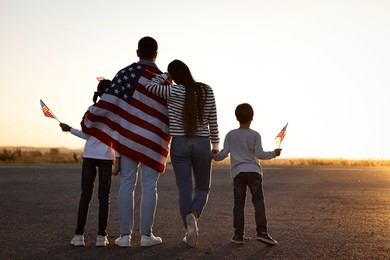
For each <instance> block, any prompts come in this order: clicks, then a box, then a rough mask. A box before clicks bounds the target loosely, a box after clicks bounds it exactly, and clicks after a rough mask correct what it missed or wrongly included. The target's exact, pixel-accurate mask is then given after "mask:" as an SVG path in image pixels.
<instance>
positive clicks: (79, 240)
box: [70, 235, 85, 246]
mask: <svg viewBox="0 0 390 260" xmlns="http://www.w3.org/2000/svg"><path fill="white" fill-rule="evenodd" d="M70 244H71V245H74V246H85V242H84V235H74V236H73V238H72V240H71V241H70Z"/></svg>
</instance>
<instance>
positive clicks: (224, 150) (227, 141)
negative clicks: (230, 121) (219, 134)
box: [213, 134, 230, 161]
mask: <svg viewBox="0 0 390 260" xmlns="http://www.w3.org/2000/svg"><path fill="white" fill-rule="evenodd" d="M229 153H230V135H229V134H227V135H226V137H225V141H224V142H223V148H222V150H221V151H219V153H217V154H214V155H213V159H214V160H216V161H222V160H223V159H225V158H226V157H228V155H229Z"/></svg>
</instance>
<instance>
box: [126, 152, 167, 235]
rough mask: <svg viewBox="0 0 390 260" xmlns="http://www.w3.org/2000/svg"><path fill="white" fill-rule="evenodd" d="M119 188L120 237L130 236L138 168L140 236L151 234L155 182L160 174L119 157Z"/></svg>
mask: <svg viewBox="0 0 390 260" xmlns="http://www.w3.org/2000/svg"><path fill="white" fill-rule="evenodd" d="M120 167H121V171H120V186H119V193H118V202H119V222H120V226H121V227H120V231H121V235H122V236H124V235H130V236H131V233H132V231H133V227H134V190H135V187H136V185H137V179H138V167H140V168H141V169H140V170H141V188H142V195H141V208H140V230H141V234H142V235H146V236H150V235H151V234H152V229H153V223H154V215H155V212H156V206H157V197H158V195H157V181H158V179H159V177H160V173H159V172H158V171H156V170H154V169H152V168H150V167H148V166H146V165H144V164H142V163H139V162H138V161H135V160H133V159H131V158H129V157H126V156H124V155H121V166H120Z"/></svg>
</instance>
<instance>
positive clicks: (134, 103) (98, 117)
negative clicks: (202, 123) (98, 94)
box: [82, 37, 170, 247]
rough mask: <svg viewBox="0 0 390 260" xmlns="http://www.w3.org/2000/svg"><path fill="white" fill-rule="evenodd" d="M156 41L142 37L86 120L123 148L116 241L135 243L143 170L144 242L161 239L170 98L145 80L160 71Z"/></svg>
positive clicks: (87, 128)
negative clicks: (158, 216)
mask: <svg viewBox="0 0 390 260" xmlns="http://www.w3.org/2000/svg"><path fill="white" fill-rule="evenodd" d="M157 49H158V45H157V42H156V40H154V39H153V38H151V37H144V38H142V39H141V40H140V41H139V42H138V49H137V56H138V57H139V61H138V62H135V63H133V64H131V65H129V66H127V67H125V68H123V69H122V70H120V71H119V72H118V73H117V74H116V76H115V77H114V79H113V80H112V84H111V87H109V88H108V89H107V90H106V93H105V94H103V96H102V98H101V99H100V101H99V102H98V103H97V104H96V106H95V107H94V109H92V110H91V112H90V113H89V114H88V115H87V116H86V117H85V118H84V120H83V122H82V126H83V131H84V132H85V133H87V134H90V135H93V136H95V137H97V138H99V139H100V140H102V141H103V142H104V143H106V144H108V145H110V146H111V147H113V148H114V149H115V150H116V151H118V152H119V153H120V154H121V157H120V187H119V194H118V202H119V221H120V226H121V227H120V232H121V235H120V237H119V238H117V239H116V240H115V244H116V245H118V246H121V247H129V246H131V234H132V230H133V227H134V190H135V186H136V184H137V179H138V169H140V170H141V176H142V180H141V187H142V197H141V208H140V231H141V235H142V236H141V246H153V245H157V244H160V243H162V239H161V238H160V237H156V236H154V235H153V233H152V228H153V223H154V216H155V211H156V205H157V197H158V195H157V181H158V179H159V176H160V174H161V173H163V172H164V171H165V163H166V159H167V156H168V145H169V142H170V136H169V135H168V125H169V119H168V110H167V106H166V101H165V100H163V99H162V98H159V97H157V96H155V95H153V94H151V93H149V92H148V91H146V90H145V87H144V85H145V84H146V83H147V82H148V81H149V79H151V78H153V77H154V75H156V74H161V71H160V70H159V69H158V68H157V66H156V64H155V60H156V57H157Z"/></svg>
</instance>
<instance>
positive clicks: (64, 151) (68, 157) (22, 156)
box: [0, 147, 390, 166]
mask: <svg viewBox="0 0 390 260" xmlns="http://www.w3.org/2000/svg"><path fill="white" fill-rule="evenodd" d="M19 151H20V153H19ZM15 152H18V155H17V156H16V157H15V158H14V159H11V160H0V163H81V161H82V160H81V158H82V152H83V151H82V149H68V148H64V147H56V148H50V147H45V148H40V147H0V155H2V154H12V153H15ZM76 159H77V160H76ZM168 163H170V160H169V158H168ZM229 163H230V160H229V158H227V159H225V160H223V161H222V162H216V161H213V164H214V165H229ZM260 163H261V165H263V166H390V159H389V160H377V159H359V160H354V159H344V158H335V159H322V158H280V157H278V158H276V159H272V160H261V161H260Z"/></svg>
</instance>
